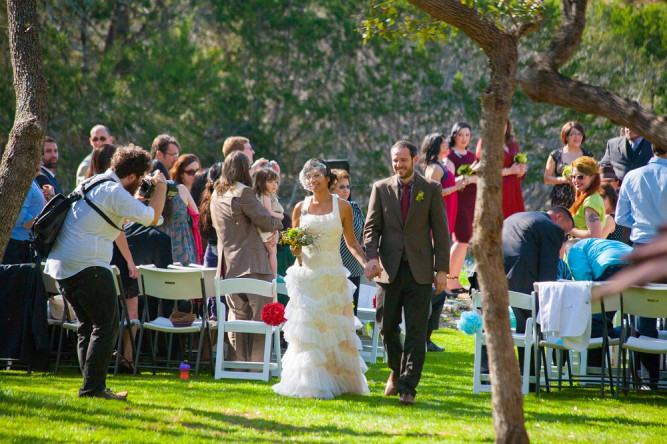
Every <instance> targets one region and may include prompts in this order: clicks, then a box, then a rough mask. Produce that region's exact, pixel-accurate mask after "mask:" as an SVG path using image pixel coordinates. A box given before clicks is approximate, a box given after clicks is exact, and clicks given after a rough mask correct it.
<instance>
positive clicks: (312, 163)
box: [299, 159, 336, 191]
mask: <svg viewBox="0 0 667 444" xmlns="http://www.w3.org/2000/svg"><path fill="white" fill-rule="evenodd" d="M313 170H317V171H319V172H321V173H322V174H324V175H325V176H326V177H328V178H329V183H333V182H334V181H335V180H336V175H335V174H334V173H333V172H331V168H329V165H327V163H326V162H325V161H323V160H321V159H310V160H308V161H307V162H306V163H305V164H304V165H303V168H302V169H301V172H300V173H299V182H301V186H302V187H303V188H304V189H306V190H308V191H312V190H311V189H310V187H309V186H308V181H307V180H306V174H308V173H309V172H311V171H313Z"/></svg>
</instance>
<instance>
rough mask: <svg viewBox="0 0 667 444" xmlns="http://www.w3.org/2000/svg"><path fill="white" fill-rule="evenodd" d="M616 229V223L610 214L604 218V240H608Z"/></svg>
mask: <svg viewBox="0 0 667 444" xmlns="http://www.w3.org/2000/svg"><path fill="white" fill-rule="evenodd" d="M615 229H616V221H615V220H614V218H613V217H611V216H610V215H609V214H607V215H605V217H604V228H603V229H602V239H606V238H607V236H609V235H610V234H611V233H612V232H613V231H614V230H615Z"/></svg>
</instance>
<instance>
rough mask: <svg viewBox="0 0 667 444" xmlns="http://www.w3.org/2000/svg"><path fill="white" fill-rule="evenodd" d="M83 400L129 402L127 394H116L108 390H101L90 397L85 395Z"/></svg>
mask: <svg viewBox="0 0 667 444" xmlns="http://www.w3.org/2000/svg"><path fill="white" fill-rule="evenodd" d="M82 397H83V398H102V399H111V400H114V401H127V392H118V393H114V392H112V391H111V390H109V389H108V388H105V389H104V390H99V391H97V392H95V393H91V394H88V395H83V396H82Z"/></svg>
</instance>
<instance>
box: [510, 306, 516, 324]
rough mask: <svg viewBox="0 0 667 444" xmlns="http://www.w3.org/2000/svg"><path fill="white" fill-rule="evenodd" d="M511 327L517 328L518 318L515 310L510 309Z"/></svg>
mask: <svg viewBox="0 0 667 444" xmlns="http://www.w3.org/2000/svg"><path fill="white" fill-rule="evenodd" d="M510 326H511V327H512V328H516V316H514V310H512V309H511V308H510Z"/></svg>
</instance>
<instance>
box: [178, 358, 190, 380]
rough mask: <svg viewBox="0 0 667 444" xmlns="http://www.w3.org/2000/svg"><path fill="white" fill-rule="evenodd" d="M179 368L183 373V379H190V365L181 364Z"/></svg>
mask: <svg viewBox="0 0 667 444" xmlns="http://www.w3.org/2000/svg"><path fill="white" fill-rule="evenodd" d="M178 368H179V370H180V371H181V379H190V364H186V363H185V362H181V365H179V366H178Z"/></svg>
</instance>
